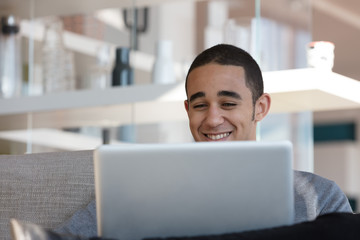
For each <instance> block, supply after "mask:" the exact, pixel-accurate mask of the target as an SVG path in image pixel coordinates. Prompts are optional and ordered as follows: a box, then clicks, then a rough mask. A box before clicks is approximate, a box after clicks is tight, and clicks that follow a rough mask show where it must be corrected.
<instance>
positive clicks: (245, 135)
mask: <svg viewBox="0 0 360 240" xmlns="http://www.w3.org/2000/svg"><path fill="white" fill-rule="evenodd" d="M185 89H186V94H187V99H186V100H185V103H184V104H185V109H186V111H187V114H188V117H189V125H190V129H191V133H192V135H193V137H194V139H195V141H198V142H200V141H242V140H256V126H257V123H258V122H259V121H261V120H262V119H263V118H264V117H265V116H266V115H267V113H268V111H269V109H270V103H271V98H270V95H269V94H267V93H264V87H263V79H262V74H261V71H260V68H259V66H258V64H257V63H256V61H255V60H254V59H253V58H252V57H251V56H250V55H249V54H248V53H247V52H245V51H243V50H242V49H240V48H237V47H234V46H231V45H225V44H221V45H216V46H214V47H212V48H209V49H207V50H205V51H204V52H202V53H201V54H200V55H199V56H198V57H196V59H195V60H194V62H193V63H192V65H191V67H190V69H189V72H188V75H187V77H186V82H185ZM294 198H295V203H294V208H295V223H299V224H300V222H305V221H311V220H314V219H315V218H317V217H318V216H320V215H325V214H327V213H333V212H338V213H340V212H348V213H351V212H352V210H351V207H350V205H349V202H348V199H347V198H346V196H345V194H344V193H343V192H342V191H341V190H340V188H339V187H338V186H337V185H336V184H335V183H334V182H332V181H329V180H327V179H325V178H322V177H319V176H317V175H315V174H312V173H306V172H299V171H294ZM95 206H96V204H95V200H93V201H92V202H91V203H90V204H88V205H87V207H86V208H84V209H81V210H79V211H77V212H76V213H75V214H74V215H73V216H72V217H71V218H70V219H69V220H68V221H67V222H66V223H64V224H62V225H61V226H59V228H58V229H56V232H58V233H66V234H74V235H81V236H84V237H92V236H96V234H97V232H96V210H95ZM325 217H326V215H325ZM325 220H326V219H325ZM338 221H339V219H338V218H337V217H336V218H335V220H331V223H330V224H333V225H330V226H338V225H339V222H338ZM351 221H352V220H351ZM359 221H360V220H359ZM322 222H323V220H321V219H320V222H315V223H314V224H315V225H309V224H307V223H305V225H301V224H300V225H296V226H295V229H293V230H294V231H295V233H296V234H297V235H299V234H300V233H301V234H303V235H301V234H300V235H299V236H305V237H304V238H306V239H308V237H309V236H318V235H316V234H322V233H318V232H317V231H313V230H314V226H317V225H319V223H320V224H322ZM326 224H327V225H329V224H328V222H326ZM346 224H348V222H347V221H345V223H343V224H342V225H341V226H342V227H343V226H344V225H345V226H346ZM350 225H351V224H350ZM357 227H358V226H357V225H356V228H357ZM299 228H300V229H299ZM333 229H334V231H336V229H335V228H333ZM279 230H280V231H275V232H276V234H280V236H283V238H284V236H285V237H286V239H288V238H289V237H288V236H289V235H286V234H285V235H284V233H283V230H285V231H288V230H287V229H286V228H285V229H279ZM322 230H323V228H322V227H320V228H319V231H320V232H322ZM258 234H259V233H255V236H256V235H258ZM262 234H265V235H266V236H267V237H265V238H261V239H281V238H279V237H278V236H279V235H276V234H275V235H274V232H271V233H270V234H268V233H267V231H264V232H262ZM314 234H315V235H314ZM350 234H351V233H350ZM258 236H260V235H258ZM272 236H274V237H273V238H272ZM290 236H292V237H291V239H293V238H294V235H290ZM321 236H322V235H321ZM283 238H282V239H283ZM301 239H303V238H301ZM344 239H345V238H344Z"/></svg>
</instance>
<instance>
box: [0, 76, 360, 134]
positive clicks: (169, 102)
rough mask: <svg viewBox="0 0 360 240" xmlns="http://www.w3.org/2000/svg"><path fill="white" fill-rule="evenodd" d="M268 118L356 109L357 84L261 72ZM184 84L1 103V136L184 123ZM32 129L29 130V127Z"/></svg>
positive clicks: (337, 78) (359, 88) (341, 79)
mask: <svg viewBox="0 0 360 240" xmlns="http://www.w3.org/2000/svg"><path fill="white" fill-rule="evenodd" d="M263 76H264V85H265V92H268V93H270V94H271V97H272V104H271V113H278V112H298V111H324V110H340V109H353V108H360V94H358V93H359V92H360V82H358V81H357V80H354V79H350V78H347V77H344V76H341V75H339V74H336V73H333V72H323V71H320V70H316V69H296V70H284V71H276V72H265V73H264V74H263ZM185 98H186V97H185V90H184V82H181V83H177V84H171V85H139V86H129V87H115V88H110V89H104V90H80V91H73V92H63V93H53V94H48V95H43V96H33V97H21V98H14V99H3V100H0V131H4V130H15V129H24V128H27V127H28V126H32V127H33V128H63V127H79V126H117V125H121V124H128V123H135V124H143V123H156V122H162V121H186V120H187V116H186V111H185V110H184V104H183V101H184V100H185ZM29 124H31V125H29Z"/></svg>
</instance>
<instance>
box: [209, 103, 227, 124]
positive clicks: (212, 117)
mask: <svg viewBox="0 0 360 240" xmlns="http://www.w3.org/2000/svg"><path fill="white" fill-rule="evenodd" d="M223 122H224V118H223V116H222V112H221V109H219V108H218V107H216V106H211V107H210V108H209V109H208V111H207V114H206V119H205V123H206V124H207V125H208V126H209V127H216V126H218V125H220V124H222V123H223Z"/></svg>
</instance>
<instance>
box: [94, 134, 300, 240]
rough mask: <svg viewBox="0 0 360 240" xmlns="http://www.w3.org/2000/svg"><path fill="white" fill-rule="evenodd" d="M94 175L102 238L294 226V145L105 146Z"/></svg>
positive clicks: (97, 156)
mask: <svg viewBox="0 0 360 240" xmlns="http://www.w3.org/2000/svg"><path fill="white" fill-rule="evenodd" d="M94 167H95V189H96V201H97V206H96V207H97V221H98V234H99V236H101V237H105V238H117V239H126V240H138V239H143V238H149V237H176V236H196V235H210V234H223V233H231V232H240V231H244V230H255V229H262V228H269V227H275V226H281V225H287V224H291V223H293V218H294V216H293V215H294V199H293V171H292V145H291V144H290V143H289V142H255V141H254V142H252V141H245V142H244V141H242V142H217V143H214V142H209V143H205V142H201V143H200V142H197V143H183V144H134V145H123V146H122V145H117V146H115V145H113V146H112V145H104V146H101V147H99V148H98V149H97V150H96V151H95V154H94Z"/></svg>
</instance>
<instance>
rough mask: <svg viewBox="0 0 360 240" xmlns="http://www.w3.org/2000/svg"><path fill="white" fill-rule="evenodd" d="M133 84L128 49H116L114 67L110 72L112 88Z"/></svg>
mask: <svg viewBox="0 0 360 240" xmlns="http://www.w3.org/2000/svg"><path fill="white" fill-rule="evenodd" d="M133 83H134V73H133V70H132V68H131V67H130V49H129V48H126V47H119V48H117V49H116V55H115V65H114V68H113V71H112V83H111V85H112V86H127V85H132V84H133Z"/></svg>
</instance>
